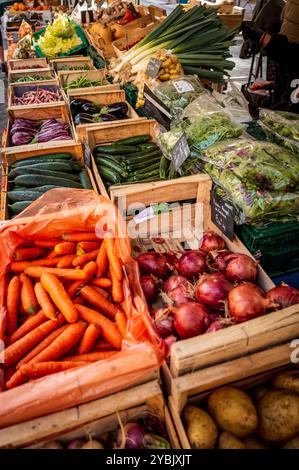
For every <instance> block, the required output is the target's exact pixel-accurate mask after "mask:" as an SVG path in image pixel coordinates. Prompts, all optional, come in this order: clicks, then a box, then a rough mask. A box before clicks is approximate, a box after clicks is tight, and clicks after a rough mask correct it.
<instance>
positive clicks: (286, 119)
mask: <svg viewBox="0 0 299 470" xmlns="http://www.w3.org/2000/svg"><path fill="white" fill-rule="evenodd" d="M259 122H260V125H261V127H262V128H263V130H264V131H265V133H266V135H267V137H268V139H269V140H270V141H271V142H275V143H277V144H278V145H280V146H281V147H284V148H286V149H289V150H291V151H292V152H294V153H296V154H299V116H298V115H297V114H294V113H289V112H283V111H278V112H274V111H270V110H267V109H262V110H261V111H260V121H259Z"/></svg>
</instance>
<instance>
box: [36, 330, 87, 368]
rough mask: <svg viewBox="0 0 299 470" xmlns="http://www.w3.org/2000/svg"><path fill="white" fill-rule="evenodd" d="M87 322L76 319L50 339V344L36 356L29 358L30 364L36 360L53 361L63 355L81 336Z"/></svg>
mask: <svg viewBox="0 0 299 470" xmlns="http://www.w3.org/2000/svg"><path fill="white" fill-rule="evenodd" d="M86 328H87V324H86V323H85V322H84V321H77V322H76V323H73V324H72V325H68V327H67V328H66V329H65V330H64V331H63V332H62V333H61V334H60V335H59V336H58V337H57V338H56V339H54V341H52V344H50V345H49V346H47V347H46V348H45V349H44V350H43V351H41V352H40V353H39V354H37V356H35V357H34V358H33V359H31V361H30V364H36V363H37V362H46V361H55V359H59V358H60V357H62V356H64V355H65V354H66V353H67V352H68V351H69V350H70V349H71V348H72V347H73V346H74V344H77V343H78V341H80V339H81V338H82V336H83V334H84V331H85V330H86Z"/></svg>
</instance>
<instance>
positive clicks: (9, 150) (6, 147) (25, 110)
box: [2, 103, 76, 162]
mask: <svg viewBox="0 0 299 470" xmlns="http://www.w3.org/2000/svg"><path fill="white" fill-rule="evenodd" d="M16 118H24V119H32V120H41V121H42V120H46V119H50V118H54V119H58V120H60V121H63V122H66V123H68V124H69V126H70V140H69V141H66V140H61V141H54V142H44V143H38V144H26V145H18V146H14V145H13V144H12V142H11V139H10V136H9V131H10V127H11V124H12V123H13V121H14V120H15V119H16ZM7 129H8V132H7V134H6V136H5V138H4V139H3V140H4V142H3V148H2V154H3V160H4V162H6V161H8V159H9V158H11V156H13V155H15V159H18V155H19V154H22V153H26V154H28V156H30V155H32V154H34V153H37V152H39V153H49V151H50V150H51V151H52V152H56V151H57V150H59V149H60V148H61V147H62V146H64V145H65V144H70V145H72V144H74V143H75V141H76V138H75V132H74V128H73V125H72V122H71V121H70V119H69V115H68V108H67V106H66V104H65V103H64V104H63V105H57V104H56V103H54V104H52V105H51V104H50V105H49V104H48V105H40V107H39V108H38V109H36V108H34V107H29V106H15V107H14V108H13V109H11V110H9V112H8V125H7Z"/></svg>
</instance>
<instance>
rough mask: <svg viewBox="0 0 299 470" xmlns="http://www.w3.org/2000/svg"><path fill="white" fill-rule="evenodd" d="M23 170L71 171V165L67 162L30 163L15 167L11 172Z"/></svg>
mask: <svg viewBox="0 0 299 470" xmlns="http://www.w3.org/2000/svg"><path fill="white" fill-rule="evenodd" d="M23 168H35V169H36V170H52V171H72V165H71V164H70V163H69V162H66V161H61V162H43V163H31V162H28V164H27V165H22V166H16V167H14V168H13V170H12V171H15V170H22V169H23Z"/></svg>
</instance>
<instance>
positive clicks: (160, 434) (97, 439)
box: [43, 415, 171, 450]
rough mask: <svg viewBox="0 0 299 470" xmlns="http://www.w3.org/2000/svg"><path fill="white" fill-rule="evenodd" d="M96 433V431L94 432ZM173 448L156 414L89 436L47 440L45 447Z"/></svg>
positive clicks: (163, 425)
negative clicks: (67, 440) (60, 440)
mask: <svg viewBox="0 0 299 470" xmlns="http://www.w3.org/2000/svg"><path fill="white" fill-rule="evenodd" d="M93 434H94V433H93ZM64 448H66V449H131V450H133V449H171V446H170V443H169V441H168V436H167V432H166V429H165V424H164V423H163V422H162V421H160V420H159V419H158V418H157V417H156V416H154V415H149V416H145V417H143V418H140V419H138V420H134V421H127V422H126V423H121V427H119V428H118V429H116V430H115V431H112V432H108V433H103V434H99V435H96V436H92V437H91V436H89V437H88V438H85V439H84V438H77V439H71V440H70V441H69V442H67V443H66V444H65V440H64V441H63V443H62V442H59V441H50V442H47V443H46V444H45V445H44V446H43V449H64Z"/></svg>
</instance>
